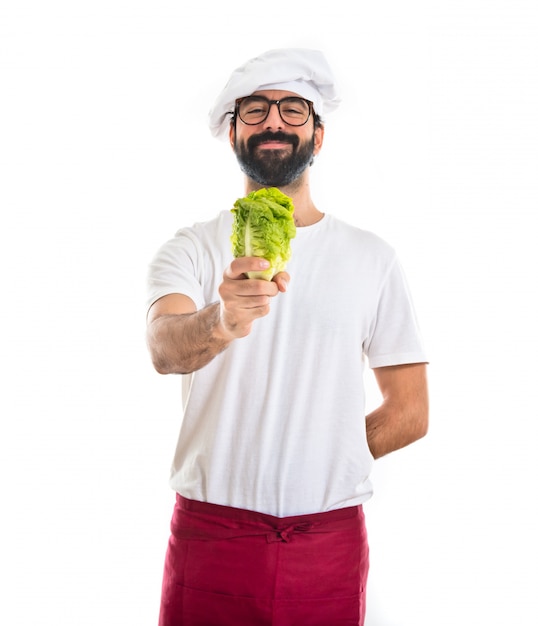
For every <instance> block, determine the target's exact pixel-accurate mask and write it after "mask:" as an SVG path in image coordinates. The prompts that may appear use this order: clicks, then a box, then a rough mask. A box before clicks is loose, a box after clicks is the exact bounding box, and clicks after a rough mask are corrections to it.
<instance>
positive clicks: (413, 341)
mask: <svg viewBox="0 0 538 626" xmlns="http://www.w3.org/2000/svg"><path fill="white" fill-rule="evenodd" d="M370 331H371V332H370V336H369V340H368V342H367V343H366V345H365V347H364V352H365V354H366V356H367V357H368V362H369V366H370V367H371V368H376V367H385V366H389V365H403V364H405V363H425V362H427V360H428V359H427V356H426V352H425V349H424V346H423V342H422V337H421V333H420V329H419V325H418V321H417V317H416V313H415V309H414V305H413V301H412V297H411V293H410V291H409V286H408V283H407V280H406V277H405V275H404V272H403V270H402V267H401V264H400V263H399V261H398V259H397V258H396V257H395V258H394V259H393V262H392V263H391V265H390V267H389V270H388V272H387V274H386V278H385V280H384V281H383V284H382V287H381V291H380V294H379V299H378V306H377V311H376V315H375V319H374V321H373V323H372V327H371V329H370Z"/></svg>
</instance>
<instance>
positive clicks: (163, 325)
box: [147, 302, 232, 374]
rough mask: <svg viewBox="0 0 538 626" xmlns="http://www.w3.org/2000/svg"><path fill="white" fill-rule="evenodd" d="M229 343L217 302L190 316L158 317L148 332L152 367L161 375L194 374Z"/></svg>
mask: <svg viewBox="0 0 538 626" xmlns="http://www.w3.org/2000/svg"><path fill="white" fill-rule="evenodd" d="M231 340H232V338H231V337H228V336H226V335H225V334H224V333H223V331H222V328H221V325H220V304H219V303H218V302H216V303H214V304H210V305H209V306H207V307H205V308H204V309H201V310H200V311H196V312H193V313H184V314H180V315H176V314H171V315H161V316H160V317H157V318H156V319H154V320H153V321H152V322H151V324H149V326H148V330H147V341H148V347H149V350H150V354H151V358H152V361H153V365H154V367H155V369H156V370H157V371H158V372H159V373H160V374H188V373H190V372H194V371H196V370H198V369H200V368H201V367H203V366H204V365H207V363H209V362H210V361H211V360H212V359H214V358H215V356H217V354H220V353H221V352H222V351H223V350H224V349H225V348H226V347H227V346H228V345H229V344H230V342H231Z"/></svg>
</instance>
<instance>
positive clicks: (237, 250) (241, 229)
mask: <svg viewBox="0 0 538 626" xmlns="http://www.w3.org/2000/svg"><path fill="white" fill-rule="evenodd" d="M232 213H233V214H234V221H233V227H232V236H231V238H230V239H231V242H232V253H233V255H234V257H235V258H237V257H242V256H257V257H263V258H264V259H267V260H268V261H269V262H270V263H271V266H270V267H269V269H267V270H264V271H259V272H248V277H249V278H261V279H263V280H271V279H272V278H273V276H274V275H275V274H277V273H278V272H281V271H282V270H284V269H285V267H286V263H287V262H288V261H289V259H290V258H291V245H290V241H291V240H292V239H293V238H294V237H295V222H294V220H293V202H292V200H291V198H289V197H288V196H286V195H285V194H283V193H282V192H281V191H280V190H279V189H277V188H276V187H269V188H263V189H258V191H253V192H252V193H249V194H248V196H246V197H245V198H239V199H238V200H237V201H236V202H235V204H234V208H233V209H232Z"/></svg>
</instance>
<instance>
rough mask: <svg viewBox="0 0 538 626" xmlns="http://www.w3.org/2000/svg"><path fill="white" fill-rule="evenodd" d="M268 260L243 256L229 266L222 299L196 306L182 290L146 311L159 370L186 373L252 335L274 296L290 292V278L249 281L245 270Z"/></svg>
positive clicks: (226, 271) (258, 266)
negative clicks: (253, 327) (258, 320)
mask: <svg viewBox="0 0 538 626" xmlns="http://www.w3.org/2000/svg"><path fill="white" fill-rule="evenodd" d="M264 262H265V261H264V259H260V258H256V257H243V258H239V259H235V260H234V261H232V263H231V264H230V265H229V266H228V268H226V270H225V272H224V276H223V280H222V283H221V285H220V287H219V296H220V301H218V302H215V303H213V304H210V305H209V306H207V307H205V308H204V309H201V310H199V311H197V310H196V306H195V304H194V302H193V301H192V300H191V299H190V298H188V297H187V296H185V295H182V294H170V295H167V296H164V297H163V298H160V299H159V300H157V301H156V302H155V303H154V304H153V305H152V306H151V308H150V310H149V312H148V323H147V343H148V347H149V351H150V354H151V358H152V361H153V365H154V367H155V369H156V370H157V371H158V372H159V373H160V374H188V373H190V372H194V371H195V370H198V369H200V368H201V367H203V366H204V365H206V364H207V363H209V362H210V361H211V360H212V359H214V358H215V356H217V354H220V353H221V352H222V351H223V350H224V349H225V348H226V347H227V346H228V345H229V344H230V343H231V342H232V341H233V340H234V339H237V338H240V337H245V336H246V335H248V334H249V333H250V330H251V327H252V323H253V321H254V320H255V319H257V318H259V317H263V316H265V315H267V314H268V313H269V310H270V306H269V303H270V299H271V298H272V297H274V296H276V295H277V294H278V293H279V291H285V290H286V284H287V281H288V280H289V276H288V275H287V274H286V273H285V272H281V273H280V274H278V275H277V276H275V278H274V279H273V281H265V280H255V279H247V278H246V277H245V273H246V272H249V271H255V270H259V269H266V268H267V266H268V264H267V265H264Z"/></svg>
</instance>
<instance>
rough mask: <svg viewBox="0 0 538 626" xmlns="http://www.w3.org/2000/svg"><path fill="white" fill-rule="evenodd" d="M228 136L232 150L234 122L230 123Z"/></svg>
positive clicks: (233, 147)
mask: <svg viewBox="0 0 538 626" xmlns="http://www.w3.org/2000/svg"><path fill="white" fill-rule="evenodd" d="M228 137H229V139H230V146H232V150H234V149H235V126H234V124H230V130H229V131H228Z"/></svg>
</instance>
